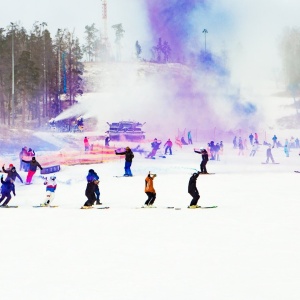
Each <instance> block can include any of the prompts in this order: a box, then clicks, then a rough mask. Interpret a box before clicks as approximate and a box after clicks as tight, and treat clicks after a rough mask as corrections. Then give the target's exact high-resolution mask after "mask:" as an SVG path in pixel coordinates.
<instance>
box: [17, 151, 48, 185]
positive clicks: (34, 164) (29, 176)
mask: <svg viewBox="0 0 300 300" xmlns="http://www.w3.org/2000/svg"><path fill="white" fill-rule="evenodd" d="M22 162H24V163H26V164H27V165H29V170H28V173H27V177H26V184H30V183H31V180H32V177H33V175H34V174H35V172H36V169H37V167H39V168H40V170H43V168H42V167H41V165H40V164H39V163H38V162H37V161H36V159H35V157H34V156H33V157H32V159H31V161H27V160H24V159H22Z"/></svg>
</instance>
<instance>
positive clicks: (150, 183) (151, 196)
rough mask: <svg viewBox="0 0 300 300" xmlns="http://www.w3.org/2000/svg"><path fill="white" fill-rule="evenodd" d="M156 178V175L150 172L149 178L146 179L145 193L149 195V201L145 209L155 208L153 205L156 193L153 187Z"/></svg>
mask: <svg viewBox="0 0 300 300" xmlns="http://www.w3.org/2000/svg"><path fill="white" fill-rule="evenodd" d="M155 177H156V174H151V172H150V171H149V173H148V176H147V177H146V179H145V193H146V194H147V196H148V199H147V200H146V202H145V205H144V206H143V207H154V206H153V203H154V201H155V199H156V191H155V189H154V187H153V180H154V178H155Z"/></svg>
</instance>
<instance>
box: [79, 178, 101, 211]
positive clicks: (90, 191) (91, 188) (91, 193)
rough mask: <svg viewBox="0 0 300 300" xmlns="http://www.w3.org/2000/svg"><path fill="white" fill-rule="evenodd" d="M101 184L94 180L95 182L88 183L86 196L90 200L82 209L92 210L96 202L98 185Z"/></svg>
mask: <svg viewBox="0 0 300 300" xmlns="http://www.w3.org/2000/svg"><path fill="white" fill-rule="evenodd" d="M98 184H99V181H98V180H97V179H94V180H93V181H89V182H88V183H87V186H86V189H85V195H86V197H87V198H88V199H87V201H86V202H85V203H84V205H83V206H82V207H81V209H87V208H92V206H93V205H94V203H95V201H96V195H95V190H96V187H97V185H98Z"/></svg>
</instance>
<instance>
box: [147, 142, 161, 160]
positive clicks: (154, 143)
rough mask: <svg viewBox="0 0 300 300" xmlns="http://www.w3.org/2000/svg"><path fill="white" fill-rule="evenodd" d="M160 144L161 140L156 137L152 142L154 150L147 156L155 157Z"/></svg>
mask: <svg viewBox="0 0 300 300" xmlns="http://www.w3.org/2000/svg"><path fill="white" fill-rule="evenodd" d="M160 144H161V141H157V138H155V139H154V141H153V142H152V143H151V147H152V151H151V152H150V153H149V154H148V156H147V158H154V156H155V155H156V152H157V150H158V149H159V146H160Z"/></svg>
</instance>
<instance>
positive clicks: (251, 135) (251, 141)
mask: <svg viewBox="0 0 300 300" xmlns="http://www.w3.org/2000/svg"><path fill="white" fill-rule="evenodd" d="M253 138H254V136H253V134H252V133H251V134H250V135H249V140H250V144H251V145H253Z"/></svg>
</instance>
